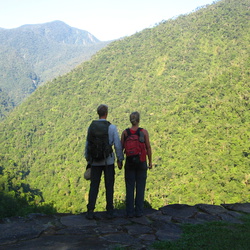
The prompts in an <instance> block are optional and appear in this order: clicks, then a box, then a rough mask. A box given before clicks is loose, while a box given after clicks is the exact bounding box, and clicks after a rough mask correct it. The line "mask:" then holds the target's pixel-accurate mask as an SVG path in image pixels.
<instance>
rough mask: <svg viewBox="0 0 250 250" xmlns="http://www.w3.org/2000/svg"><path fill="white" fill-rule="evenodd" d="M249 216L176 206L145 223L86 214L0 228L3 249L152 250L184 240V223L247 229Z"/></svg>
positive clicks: (246, 208)
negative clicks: (244, 218)
mask: <svg viewBox="0 0 250 250" xmlns="http://www.w3.org/2000/svg"><path fill="white" fill-rule="evenodd" d="M245 213H249V214H250V203H245V204H223V205H221V206H217V205H207V204H197V205H195V206H189V205H185V204H173V205H168V206H164V207H162V208H160V209H159V210H154V209H146V210H145V213H144V216H142V217H140V218H136V217H134V218H126V216H125V211H123V210H117V211H116V216H115V218H113V219H108V218H107V216H106V213H105V212H96V214H95V219H94V220H87V219H86V218H85V214H79V215H71V214H63V215H62V214H60V215H59V214H55V215H44V214H31V215H29V216H27V217H25V218H22V217H13V218H6V219H4V220H2V221H1V222H0V249H19V250H20V249H21V250H22V249H112V248H115V247H124V248H129V249H149V248H150V245H151V244H152V243H153V242H155V241H172V240H177V239H179V238H180V237H181V234H182V229H181V224H182V223H192V224H198V223H205V222H210V221H226V222H230V223H242V222H241V216H242V215H243V214H245Z"/></svg>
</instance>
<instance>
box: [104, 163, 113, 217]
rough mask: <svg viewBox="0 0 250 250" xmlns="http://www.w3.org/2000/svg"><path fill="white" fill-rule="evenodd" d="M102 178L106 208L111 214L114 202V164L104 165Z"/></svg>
mask: <svg viewBox="0 0 250 250" xmlns="http://www.w3.org/2000/svg"><path fill="white" fill-rule="evenodd" d="M104 180H105V189H106V203H107V204H106V209H107V211H108V212H109V213H110V215H112V213H113V209H114V204H113V199H114V183H115V166H114V164H112V165H108V166H105V167H104Z"/></svg>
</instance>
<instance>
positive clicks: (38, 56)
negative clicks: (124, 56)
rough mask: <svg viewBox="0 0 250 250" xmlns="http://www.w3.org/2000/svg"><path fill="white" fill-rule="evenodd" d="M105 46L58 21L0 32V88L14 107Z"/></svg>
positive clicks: (85, 32)
mask: <svg viewBox="0 0 250 250" xmlns="http://www.w3.org/2000/svg"><path fill="white" fill-rule="evenodd" d="M108 43H109V42H101V41H99V40H98V39H97V38H96V37H94V36H93V35H92V34H90V33H89V32H87V31H84V30H80V29H76V28H72V27H70V26H69V25H67V24H65V23H63V22H61V21H54V22H49V23H44V24H34V25H33V24H32V25H23V26H21V27H19V28H15V29H0V88H2V89H3V91H5V92H6V93H7V94H8V95H9V97H10V98H11V99H12V100H13V101H14V103H15V105H18V104H20V103H21V102H22V100H23V99H24V98H26V97H27V96H29V95H30V94H31V93H32V92H33V91H34V90H35V89H36V88H37V86H39V85H41V84H42V83H44V82H46V81H48V80H51V79H53V78H54V77H57V76H59V75H62V74H64V73H66V72H69V71H70V70H71V69H73V68H74V67H76V66H77V65H78V64H80V63H82V62H83V61H85V60H88V59H89V58H90V57H91V56H92V55H93V54H95V53H96V52H97V51H98V50H100V49H101V48H103V47H105V46H106V45H107V44H108Z"/></svg>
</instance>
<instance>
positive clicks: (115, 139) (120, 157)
mask: <svg viewBox="0 0 250 250" xmlns="http://www.w3.org/2000/svg"><path fill="white" fill-rule="evenodd" d="M112 137H113V144H114V148H115V154H116V158H117V165H118V167H119V169H121V168H122V161H123V160H124V156H123V152H122V144H121V141H120V138H119V135H118V131H117V128H116V126H115V125H113V126H112Z"/></svg>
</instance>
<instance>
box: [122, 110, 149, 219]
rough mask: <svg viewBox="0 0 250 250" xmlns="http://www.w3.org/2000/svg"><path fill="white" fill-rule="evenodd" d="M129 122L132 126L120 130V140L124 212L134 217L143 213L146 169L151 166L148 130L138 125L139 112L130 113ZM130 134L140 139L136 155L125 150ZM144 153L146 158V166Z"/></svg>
mask: <svg viewBox="0 0 250 250" xmlns="http://www.w3.org/2000/svg"><path fill="white" fill-rule="evenodd" d="M130 122H131V124H132V127H131V128H128V129H125V130H124V131H123V132H122V135H121V142H122V146H123V149H124V150H125V153H126V156H127V157H126V163H125V183H126V213H127V216H128V217H129V218H132V217H133V216H134V215H135V216H136V217H141V216H142V215H143V204H144V193H145V186H146V179H147V169H148V168H149V169H151V168H152V152H151V146H150V142H149V135H148V131H147V130H146V129H143V128H140V127H139V122H140V114H139V113H138V112H133V113H131V114H130ZM131 135H132V136H134V137H136V135H137V137H138V141H140V148H141V149H140V151H141V152H140V153H139V156H137V157H132V156H128V155H129V152H128V151H129V150H127V148H126V147H128V146H127V144H128V141H129V139H128V138H129V137H130V136H131ZM144 151H145V152H144ZM146 155H147V158H148V166H147V160H146ZM131 159H132V160H131ZM134 191H135V192H134Z"/></svg>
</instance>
